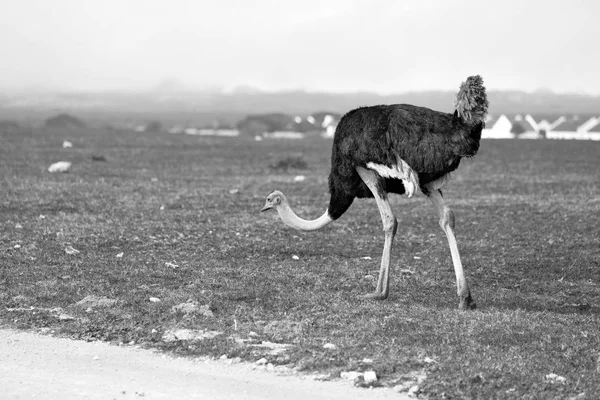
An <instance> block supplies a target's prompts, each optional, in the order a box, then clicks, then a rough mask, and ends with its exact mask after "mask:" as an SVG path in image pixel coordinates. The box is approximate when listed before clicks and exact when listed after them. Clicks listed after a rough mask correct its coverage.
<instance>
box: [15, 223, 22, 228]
mask: <svg viewBox="0 0 600 400" xmlns="http://www.w3.org/2000/svg"><path fill="white" fill-rule="evenodd" d="M15 229H23V225H21V224H16V225H15Z"/></svg>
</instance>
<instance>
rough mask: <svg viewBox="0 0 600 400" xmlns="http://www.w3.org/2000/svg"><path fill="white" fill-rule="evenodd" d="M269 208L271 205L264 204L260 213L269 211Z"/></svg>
mask: <svg viewBox="0 0 600 400" xmlns="http://www.w3.org/2000/svg"><path fill="white" fill-rule="evenodd" d="M271 208H273V204H271V203H269V202H267V204H265V206H264V207H263V208H261V210H260V212H265V211H268V210H270V209H271Z"/></svg>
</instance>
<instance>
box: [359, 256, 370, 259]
mask: <svg viewBox="0 0 600 400" xmlns="http://www.w3.org/2000/svg"><path fill="white" fill-rule="evenodd" d="M361 258H362V259H363V260H372V258H371V257H369V256H366V257H361Z"/></svg>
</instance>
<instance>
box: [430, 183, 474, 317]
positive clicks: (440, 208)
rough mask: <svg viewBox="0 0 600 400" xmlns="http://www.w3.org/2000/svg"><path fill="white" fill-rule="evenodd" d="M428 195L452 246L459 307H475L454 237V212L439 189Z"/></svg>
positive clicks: (464, 308) (465, 308)
mask: <svg viewBox="0 0 600 400" xmlns="http://www.w3.org/2000/svg"><path fill="white" fill-rule="evenodd" d="M427 197H429V200H430V201H431V203H432V204H433V206H434V207H435V209H436V210H437V213H438V215H439V217H440V221H439V223H440V227H441V228H442V230H443V231H444V233H445V234H446V237H447V238H448V245H449V246H450V253H451V254H452V263H453V264H454V273H455V274H456V289H457V292H458V297H459V299H460V304H459V306H458V307H459V308H460V309H462V310H468V309H471V310H472V309H475V308H476V306H477V305H476V304H475V301H474V300H473V298H472V297H471V291H470V290H469V286H468V285H467V280H466V279H465V273H464V271H463V266H462V263H461V261H460V254H459V253H458V245H457V244H456V238H455V237H454V213H453V212H452V210H451V209H449V208H448V206H446V204H445V202H444V198H443V197H442V192H441V191H440V190H439V189H432V190H430V192H429V194H428V195H427Z"/></svg>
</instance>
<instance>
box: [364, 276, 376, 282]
mask: <svg viewBox="0 0 600 400" xmlns="http://www.w3.org/2000/svg"><path fill="white" fill-rule="evenodd" d="M363 279H364V280H365V281H374V280H375V277H374V276H373V275H365V276H364V277H363Z"/></svg>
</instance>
